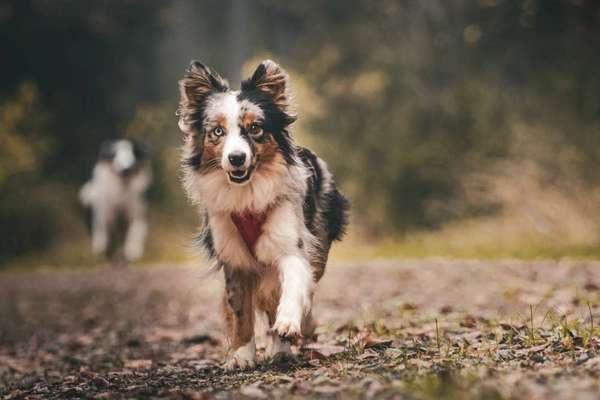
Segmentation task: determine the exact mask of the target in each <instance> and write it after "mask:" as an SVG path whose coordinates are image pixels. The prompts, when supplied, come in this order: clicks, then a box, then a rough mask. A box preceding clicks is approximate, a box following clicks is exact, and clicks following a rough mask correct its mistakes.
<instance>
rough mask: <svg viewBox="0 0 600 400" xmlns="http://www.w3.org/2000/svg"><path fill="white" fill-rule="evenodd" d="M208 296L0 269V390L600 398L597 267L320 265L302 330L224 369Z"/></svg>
mask: <svg viewBox="0 0 600 400" xmlns="http://www.w3.org/2000/svg"><path fill="white" fill-rule="evenodd" d="M221 290H222V282H221V279H220V277H219V276H208V277H207V276H205V275H204V269H203V268H202V267H190V266H160V267H147V268H129V269H114V268H104V269H95V270H91V271H66V270H61V271H34V272H10V271H4V272H0V397H2V398H67V397H72V398H182V399H211V398H240V397H248V398H281V397H290V398H293V397H298V398H300V397H302V398H305V397H313V398H322V397H325V398H398V399H404V398H406V399H433V398H446V399H454V398H469V399H470V398H472V399H479V398H486V399H487V398H492V399H494V398H496V399H503V398H506V399H509V398H510V399H548V398H562V399H571V398H573V399H574V398H578V399H580V398H583V399H586V398H589V399H598V398H600V379H599V377H600V353H599V351H598V343H599V341H600V329H598V328H597V326H598V325H600V311H599V310H600V309H599V308H598V305H599V304H600V263H596V262H580V261H559V262H557V261H547V262H545V261H541V262H521V261H510V260H507V261H498V262H479V261H448V260H442V259H439V260H438V259H432V260H403V261H385V262H383V261H373V262H370V263H355V264H352V263H344V264H333V265H331V266H330V267H329V270H328V271H327V272H326V274H325V277H324V278H323V280H322V282H321V284H320V287H319V290H318V292H317V298H316V301H315V314H316V317H317V320H318V321H319V329H318V330H317V333H318V340H317V341H316V342H314V343H309V344H304V345H303V346H301V347H295V348H294V350H295V352H296V354H297V359H296V360H293V361H287V362H280V363H270V362H268V361H261V362H259V366H258V367H257V368H256V369H255V370H252V371H243V372H233V373H232V372H225V371H224V370H222V369H221V368H220V364H221V361H222V360H223V357H224V355H225V346H224V338H223V337H222V334H221V321H220V315H219V312H218V311H219V303H220V293H221ZM259 339H260V338H259ZM260 344H261V340H259V348H260ZM260 356H262V351H260V350H259V357H260Z"/></svg>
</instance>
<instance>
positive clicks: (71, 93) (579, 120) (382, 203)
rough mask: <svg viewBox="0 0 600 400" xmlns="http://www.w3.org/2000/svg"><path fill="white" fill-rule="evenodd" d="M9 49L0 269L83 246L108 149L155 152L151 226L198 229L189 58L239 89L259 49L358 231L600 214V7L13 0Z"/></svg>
mask: <svg viewBox="0 0 600 400" xmlns="http://www.w3.org/2000/svg"><path fill="white" fill-rule="evenodd" d="M0 43H2V46H3V47H2V48H3V60H2V63H0V71H1V72H2V76H3V79H2V80H0V117H1V126H0V135H1V136H0V145H1V146H0V155H1V156H0V189H1V193H2V198H1V199H0V203H1V204H2V208H1V210H0V237H2V238H3V240H2V245H0V261H3V260H8V259H10V258H13V257H15V256H16V255H20V254H28V253H31V252H32V251H38V250H42V249H43V248H44V246H49V245H51V244H53V243H56V242H60V243H65V242H66V241H69V240H70V239H71V238H74V237H79V238H80V237H81V236H82V235H81V234H82V228H81V227H80V225H81V223H80V221H79V220H78V219H77V217H76V215H77V205H76V201H75V193H76V190H77V187H78V186H79V185H80V184H82V183H83V181H84V180H85V179H86V178H87V176H88V175H89V173H90V170H91V167H92V165H93V162H94V158H95V154H96V151H97V148H98V145H99V143H100V142H101V141H102V140H104V139H105V138H109V137H119V136H129V137H136V138H138V139H140V140H142V141H145V142H147V143H149V144H150V145H151V147H152V154H153V169H154V175H155V184H154V186H153V189H152V193H151V198H152V204H153V213H154V218H155V222H156V221H158V222H157V223H161V222H160V221H168V223H167V224H166V225H167V226H170V227H173V226H175V227H177V226H179V225H178V224H184V225H185V226H186V227H188V228H187V229H191V228H189V227H190V226H191V225H192V223H193V222H192V221H193V220H194V217H193V216H194V212H193V210H192V209H191V208H190V207H189V206H187V205H186V203H185V199H184V197H183V193H182V190H181V188H180V183H179V179H178V167H177V163H178V150H177V146H178V144H179V140H180V137H179V133H178V131H177V127H176V123H175V118H174V117H173V111H174V109H175V107H176V101H177V90H176V81H177V79H179V78H180V76H181V74H182V72H183V70H184V68H185V66H186V65H187V63H188V62H189V60H190V59H192V58H194V59H200V60H202V61H203V62H205V63H207V64H209V65H211V66H214V67H215V68H216V69H217V70H218V71H220V72H221V73H222V74H223V75H225V76H227V77H229V78H230V79H231V80H232V83H233V84H234V85H236V84H238V83H239V81H240V78H241V75H240V68H241V66H242V65H243V64H246V66H245V69H246V70H248V69H251V68H252V67H253V65H249V63H250V64H255V63H257V62H258V60H259V59H260V58H262V57H271V58H274V59H276V60H277V61H279V62H280V63H282V64H283V66H284V67H286V68H287V69H288V70H289V72H290V73H291V75H292V79H293V83H294V85H295V86H296V89H297V90H296V91H297V93H298V96H297V98H298V103H299V105H298V107H299V111H300V115H301V118H300V120H299V122H298V124H297V127H296V134H297V136H298V137H299V138H300V139H301V141H302V143H308V144H310V145H311V146H313V147H315V149H316V150H317V152H318V153H319V154H321V155H322V156H323V157H324V158H325V159H326V160H327V161H328V162H329V164H330V165H331V166H332V169H333V170H334V172H335V173H336V175H337V176H338V178H339V179H338V180H339V181H340V183H341V186H342V188H343V190H344V191H345V192H347V193H348V194H349V195H350V197H351V199H352V201H353V204H354V208H353V216H354V219H355V221H356V222H358V224H356V226H360V229H361V232H362V233H365V234H369V235H371V236H373V235H374V236H378V235H382V234H389V233H396V234H397V233H405V234H407V233H410V232H414V231H415V230H422V229H439V228H440V227H442V226H445V225H447V224H448V223H455V222H456V221H460V220H467V219H470V218H473V217H477V216H485V217H489V216H492V215H502V214H503V213H504V214H506V213H507V212H508V211H507V210H513V211H515V210H516V211H515V212H514V213H513V214H512V215H513V216H514V218H515V220H517V219H518V220H519V221H522V220H530V219H531V220H532V221H533V220H534V221H535V222H534V223H533V224H534V225H535V229H537V230H539V231H543V232H546V231H547V229H546V226H556V225H557V224H559V222H558V220H559V219H560V218H557V217H556V216H557V215H564V216H565V217H564V218H563V219H564V220H570V221H572V220H577V221H579V220H584V219H585V218H584V217H582V216H581V215H579V214H578V215H575V214H573V212H572V210H573V209H577V210H585V212H586V213H592V212H593V211H594V210H595V209H594V207H593V206H591V205H590V204H592V203H593V202H594V201H595V199H596V194H595V192H593V190H592V189H591V188H594V187H595V185H596V184H597V183H598V182H597V181H598V178H599V177H600V174H598V173H597V172H596V171H597V169H598V168H597V165H598V161H599V158H600V134H599V133H600V132H599V129H600V75H598V73H597V71H598V67H599V66H600V52H598V49H599V48H600V3H598V2H596V1H594V0H479V1H470V0H457V1H451V2H450V1H443V0H431V1H426V2H422V1H416V0H382V1H377V2H373V1H367V0H348V1H328V2H320V1H304V2H280V1H275V0H256V1H243V0H226V1H216V0H202V1H187V0H178V1H166V0H163V1H161V0H152V1H127V2H117V3H113V2H105V1H100V0H97V1H96V0H91V1H86V2H78V1H74V0H62V1H55V2H46V1H37V0H8V1H4V2H2V3H1V4H0ZM518 179H521V180H520V181H519V180H518ZM515 187H520V188H521V189H520V191H519V193H520V194H519V195H514V194H508V193H509V192H510V190H509V189H514V188H515ZM549 187H552V188H554V189H556V190H554V191H552V192H549V191H548V190H547V189H548V188H549ZM529 189H531V190H529ZM533 189H535V190H533ZM528 190H529V191H530V192H531V193H529V194H528V193H527V192H528ZM510 193H513V192H510ZM557 193H558V194H557ZM526 195H529V197H527V196H526ZM561 196H562V197H561ZM575 197H576V199H575V200H577V201H576V202H574V203H573V202H572V203H569V201H567V200H565V199H570V198H571V199H572V198H575ZM583 198H585V199H587V200H586V201H583V200H581V199H583ZM23 199H27V200H26V201H23ZM533 199H539V200H538V203H544V204H546V205H547V207H545V208H544V207H541V208H540V207H538V206H537V205H536V201H535V200H533ZM525 203H526V211H522V210H521V209H519V207H521V205H522V204H525ZM584 203H585V204H584ZM557 204H558V206H556V205H557ZM582 204H583V205H582ZM557 207H558V208H557ZM557 209H558V210H559V211H557ZM532 210H533V211H532ZM561 210H562V211H561ZM511 212H512V211H511ZM573 215H575V216H574V217H572V216H573ZM516 216H518V218H517V217H516ZM521 217H522V218H521ZM540 221H541V222H540ZM582 223H583V222H582ZM580 225H581V224H580ZM580 225H577V226H575V225H574V226H573V227H571V228H569V229H567V230H568V231H569V232H571V231H573V232H574V231H577V230H580V231H582V232H586V234H588V233H589V235H588V236H590V237H594V238H595V236H594V235H592V233H590V232H595V231H594V229H596V228H595V227H596V225H594V226H592V227H591V228H589V227H585V229H583V230H582V229H579V226H580ZM598 226H600V223H599V225H598ZM540 227H541V228H540ZM588 228H589V229H588ZM561 229H562V228H561ZM561 229H555V232H561V234H562V233H563V232H565V231H566V230H565V229H566V228H565V229H562V230H561ZM597 230H598V229H597ZM598 231H600V230H598ZM544 234H545V233H544ZM5 238H6V240H4V239H5ZM9 238H10V240H9Z"/></svg>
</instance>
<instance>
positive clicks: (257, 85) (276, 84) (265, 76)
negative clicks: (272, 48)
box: [242, 60, 292, 117]
mask: <svg viewBox="0 0 600 400" xmlns="http://www.w3.org/2000/svg"><path fill="white" fill-rule="evenodd" d="M242 90H246V91H251V90H257V91H259V92H262V93H264V94H266V95H267V96H269V97H270V98H271V100H272V101H273V103H274V104H275V105H276V106H277V107H279V108H280V109H281V110H282V111H285V112H287V111H289V109H290V108H291V106H292V104H291V103H292V98H291V97H292V96H291V89H290V78H289V76H288V74H287V72H285V70H284V69H283V68H281V67H280V66H279V65H278V64H277V63H276V62H275V61H272V60H265V61H263V62H261V63H260V65H259V66H258V67H257V68H256V70H255V71H254V73H253V74H252V77H250V78H249V79H247V80H245V81H244V82H242ZM288 114H290V116H291V117H292V114H291V113H289V112H288Z"/></svg>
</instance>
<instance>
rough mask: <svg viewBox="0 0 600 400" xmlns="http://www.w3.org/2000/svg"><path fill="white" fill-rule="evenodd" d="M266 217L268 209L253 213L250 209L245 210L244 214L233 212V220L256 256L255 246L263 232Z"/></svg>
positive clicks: (249, 248)
mask: <svg viewBox="0 0 600 400" xmlns="http://www.w3.org/2000/svg"><path fill="white" fill-rule="evenodd" d="M266 219H267V212H266V211H264V212H262V213H252V212H250V211H245V212H244V213H242V214H238V213H231V220H232V221H233V223H234V225H235V227H236V228H237V230H238V232H239V233H240V235H241V236H242V239H244V242H246V246H248V250H249V251H250V253H252V255H253V256H254V257H256V254H254V246H255V245H256V242H257V241H258V238H259V237H260V235H261V234H262V226H263V224H264V223H265V220H266Z"/></svg>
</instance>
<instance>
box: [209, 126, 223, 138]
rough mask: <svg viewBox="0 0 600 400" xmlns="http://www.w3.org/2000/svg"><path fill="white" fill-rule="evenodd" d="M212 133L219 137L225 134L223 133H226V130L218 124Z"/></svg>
mask: <svg viewBox="0 0 600 400" xmlns="http://www.w3.org/2000/svg"><path fill="white" fill-rule="evenodd" d="M212 133H213V135H215V136H216V137H219V136H223V134H224V133H225V131H224V130H223V128H221V127H219V126H217V127H216V128H215V129H213V131H212Z"/></svg>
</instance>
